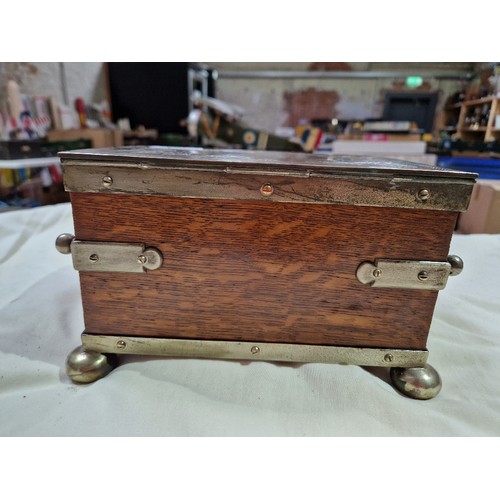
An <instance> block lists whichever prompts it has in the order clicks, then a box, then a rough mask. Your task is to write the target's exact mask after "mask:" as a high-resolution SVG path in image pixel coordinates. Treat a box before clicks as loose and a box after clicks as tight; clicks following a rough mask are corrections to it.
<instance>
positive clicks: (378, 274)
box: [372, 269, 382, 278]
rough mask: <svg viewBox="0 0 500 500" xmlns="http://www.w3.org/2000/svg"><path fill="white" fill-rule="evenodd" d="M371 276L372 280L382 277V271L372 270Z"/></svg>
mask: <svg viewBox="0 0 500 500" xmlns="http://www.w3.org/2000/svg"><path fill="white" fill-rule="evenodd" d="M372 274H373V277H374V278H380V276H382V270H381V269H374V270H373V273H372Z"/></svg>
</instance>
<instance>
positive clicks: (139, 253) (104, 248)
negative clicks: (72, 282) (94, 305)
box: [56, 234, 163, 273]
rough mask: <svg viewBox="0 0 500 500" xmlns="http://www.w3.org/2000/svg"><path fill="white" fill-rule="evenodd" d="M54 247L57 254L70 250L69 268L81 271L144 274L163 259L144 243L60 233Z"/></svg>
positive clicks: (160, 263) (159, 253) (154, 249)
mask: <svg viewBox="0 0 500 500" xmlns="http://www.w3.org/2000/svg"><path fill="white" fill-rule="evenodd" d="M56 247H57V249H58V250H59V251H60V252H61V253H71V255H72V257H73V267H74V268H75V269H76V270H77V271H83V272H89V271H90V272H112V273H145V272H146V271H152V270H154V269H158V268H159V267H160V266H161V265H162V262H163V257H162V254H161V252H160V251H159V250H158V249H156V248H152V247H146V245H145V244H144V243H109V242H96V241H80V240H76V239H75V238H74V236H73V235H69V234H62V235H60V236H59V237H58V238H57V240H56Z"/></svg>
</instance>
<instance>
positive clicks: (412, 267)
mask: <svg viewBox="0 0 500 500" xmlns="http://www.w3.org/2000/svg"><path fill="white" fill-rule="evenodd" d="M462 269H463V262H462V259H461V258H460V257H458V256H456V255H450V256H448V260H447V261H446V262H434V261H426V260H388V259H377V260H375V261H374V262H362V263H361V264H360V265H359V267H358V269H357V270H356V277H357V278H358V281H360V282H361V283H363V284H365V285H370V286H372V287H374V288H408V289H416V290H442V289H443V288H445V286H446V283H447V281H448V277H449V276H455V275H458V274H460V273H461V272H462Z"/></svg>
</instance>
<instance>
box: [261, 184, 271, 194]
mask: <svg viewBox="0 0 500 500" xmlns="http://www.w3.org/2000/svg"><path fill="white" fill-rule="evenodd" d="M273 192H274V188H273V185H272V184H263V185H262V187H261V188H260V194H261V195H262V196H271V195H272V194H273Z"/></svg>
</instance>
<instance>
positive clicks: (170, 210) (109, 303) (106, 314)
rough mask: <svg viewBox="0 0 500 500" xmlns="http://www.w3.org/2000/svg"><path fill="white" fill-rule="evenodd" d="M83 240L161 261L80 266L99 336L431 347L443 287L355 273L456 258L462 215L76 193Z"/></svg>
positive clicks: (88, 321) (90, 326) (90, 325)
mask: <svg viewBox="0 0 500 500" xmlns="http://www.w3.org/2000/svg"><path fill="white" fill-rule="evenodd" d="M71 199H72V204H73V215H74V221H75V236H76V238H77V239H80V240H89V241H113V242H130V243H145V244H146V245H148V246H154V247H156V248H158V249H159V250H160V251H161V252H162V254H163V258H164V263H163V266H162V268H160V269H159V270H156V271H152V272H148V273H146V274H120V273H81V274H80V279H81V288H82V298H83V307H84V316H85V329H86V331H87V332H89V333H96V334H104V335H105V334H114V335H134V336H152V337H169V338H188V339H212V340H245V341H255V342H258V341H266V342H285V343H288V342H289V343H301V344H321V345H339V346H366V347H388V348H403V349H423V348H425V346H426V340H427V335H428V331H429V326H430V322H431V319H432V314H433V310H434V305H435V301H436V298H437V292H434V291H421V290H400V289H380V288H378V289H377V288H371V287H369V286H367V285H363V284H361V283H360V282H358V281H357V279H356V274H355V273H356V268H357V267H358V265H359V264H360V263H361V262H363V261H366V260H370V261H373V260H375V259H377V258H386V259H412V260H438V261H445V260H446V257H447V255H448V249H449V244H450V239H451V235H452V233H453V229H454V227H455V222H456V217H457V214H456V213H454V212H444V211H429V210H425V211H424V210H412V209H394V208H385V207H384V208H379V207H353V206H341V205H308V204H301V203H293V204H283V203H265V202H258V201H230V200H225V201H221V200H210V199H188V198H184V199H180V198H169V197H162V196H136V195H118V194H90V193H72V194H71Z"/></svg>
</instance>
